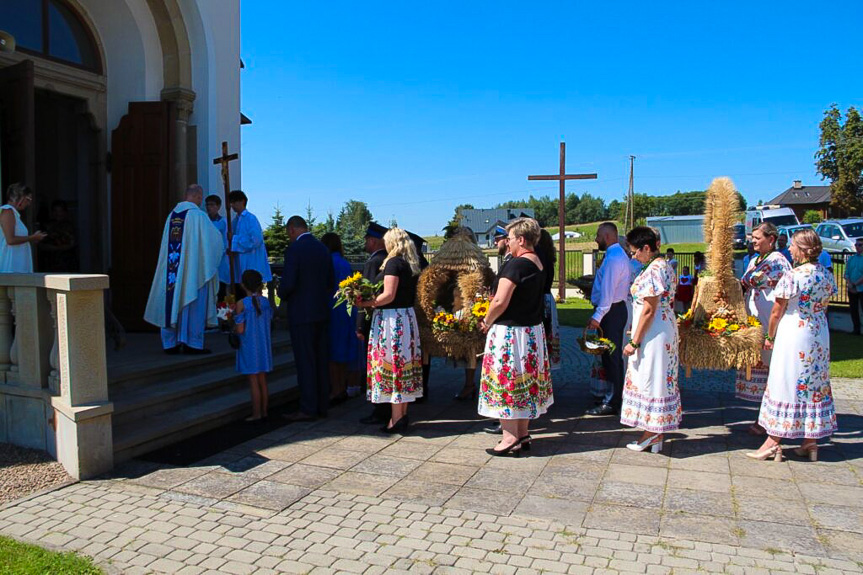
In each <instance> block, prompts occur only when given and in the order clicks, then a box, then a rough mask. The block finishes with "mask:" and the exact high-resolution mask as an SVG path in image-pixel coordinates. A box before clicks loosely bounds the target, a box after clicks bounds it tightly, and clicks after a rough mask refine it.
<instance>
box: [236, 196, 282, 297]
mask: <svg viewBox="0 0 863 575" xmlns="http://www.w3.org/2000/svg"><path fill="white" fill-rule="evenodd" d="M228 201H229V202H230V204H231V209H232V210H233V211H234V213H236V214H237V215H236V216H234V219H233V220H231V232H232V234H233V235H232V236H231V245H230V249H231V252H233V253H234V254H237V255H236V256H235V257H234V283H240V278H242V277H243V272H244V271H246V270H255V271H257V272H258V273H260V274H261V278H263V280H264V283H267V282H268V281H270V280H272V279H273V274H272V273H271V272H270V262H269V261H267V248H266V246H265V245H264V232H263V231H262V230H261V223H260V222H259V221H258V218H256V217H255V214H253V213H251V212H250V211H249V210H247V209H246V204H247V203H248V201H249V199H248V198H247V197H246V194H245V193H243V192H242V191H240V190H234V191H232V192H231V193H230V194H228Z"/></svg>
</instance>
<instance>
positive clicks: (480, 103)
mask: <svg viewBox="0 0 863 575" xmlns="http://www.w3.org/2000/svg"><path fill="white" fill-rule="evenodd" d="M861 21H863V2H859V1H847V2H824V3H816V2H811V1H807V2H781V3H780V2H751V1H749V2H725V1H723V2H712V3H706V2H644V1H642V2H590V3H588V2H574V1H573V2H544V1H533V2H508V1H498V2H491V1H477V2H465V1H462V2H428V3H422V4H421V3H418V2H398V3H397V2H374V1H372V2H362V3H361V2H341V1H332V2H295V1H282V0H254V1H251V0H247V1H245V2H243V4H242V56H243V60H244V61H245V64H246V68H245V70H243V74H242V82H243V84H242V108H243V111H244V112H245V113H246V114H247V115H248V116H250V117H251V118H252V120H253V122H254V123H253V124H252V125H251V126H246V127H244V128H243V146H242V150H241V153H242V160H243V187H244V189H245V190H246V191H247V192H248V193H249V195H250V198H251V200H250V206H249V207H250V209H251V210H252V211H253V212H255V213H257V214H258V216H259V217H260V219H261V220H262V223H265V224H266V223H268V222H269V220H270V218H271V215H272V211H273V206H275V204H276V203H278V204H280V205H281V207H282V210H283V211H284V212H288V213H289V214H290V213H300V214H305V207H306V205H307V204H309V203H311V206H312V209H313V210H314V213H315V216H316V217H317V218H318V219H323V218H325V217H326V214H327V212H328V211H332V212H333V214H334V215H338V211H339V209H340V208H341V206H342V205H343V204H344V202H345V201H347V200H349V199H357V200H362V201H365V202H366V203H368V205H369V207H370V209H371V211H372V213H373V214H374V216H375V218H376V219H377V220H379V221H381V222H382V223H385V224H386V223H388V222H389V221H390V220H391V219H392V218H395V219H396V220H397V221H398V223H399V225H401V226H402V227H405V228H407V229H410V230H412V231H415V232H418V233H421V234H426V235H428V234H434V233H436V232H438V231H439V230H440V228H441V227H442V226H443V225H444V224H445V223H446V222H447V220H448V219H449V218H450V216H451V215H452V212H453V208H454V207H455V206H456V205H457V204H459V203H463V202H467V203H472V204H474V205H475V206H476V207H491V206H493V205H494V204H496V203H499V202H503V201H506V200H509V199H519V198H526V197H527V196H528V195H530V194H531V193H533V194H534V195H537V196H539V195H552V194H557V189H558V188H557V184H556V183H555V182H528V181H527V176H528V174H548V173H556V172H557V171H558V146H559V142H560V141H561V139H563V140H564V141H566V145H567V172H569V173H576V172H597V173H598V174H599V178H598V179H597V180H595V181H592V182H569V183H568V184H567V190H568V191H573V192H576V193H579V194H580V193H582V192H590V193H592V194H594V195H599V196H600V197H603V198H604V199H605V200H606V201H610V200H612V199H615V198H618V199H619V198H622V196H623V194H624V193H625V191H626V187H627V183H628V170H629V160H628V157H629V155H630V154H633V155H635V156H636V160H635V189H636V191H637V192H645V193H650V194H668V193H674V192H676V191H677V190H681V191H688V190H693V189H704V188H706V186H707V185H708V184H709V183H710V180H711V179H712V178H713V177H716V176H722V175H728V176H731V177H732V178H733V179H734V181H735V183H736V184H737V187H738V188H739V189H740V190H741V192H743V194H744V195H745V196H746V197H747V199H748V200H749V201H750V202H754V201H757V200H764V201H766V200H769V199H770V198H772V197H773V196H774V195H776V194H778V193H779V192H781V191H783V190H785V189H786V188H788V187H789V186H790V185H791V182H792V180H794V179H801V180H803V182H804V183H805V184H819V183H820V178H819V177H818V176H817V174H816V173H815V168H814V159H813V155H814V153H815V150H816V149H817V145H818V123H819V122H820V120H821V117H822V114H823V111H824V110H825V109H826V108H827V107H828V106H829V105H830V104H831V103H834V102H835V103H837V104H839V106H840V107H841V108H842V109H846V108H847V107H848V106H851V105H853V106H857V107H860V106H861V105H863V73H861V68H860V61H861V52H863V50H861V47H863V44H861V42H860V34H859V24H860V22H861Z"/></svg>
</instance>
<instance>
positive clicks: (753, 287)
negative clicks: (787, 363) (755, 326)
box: [735, 223, 791, 435]
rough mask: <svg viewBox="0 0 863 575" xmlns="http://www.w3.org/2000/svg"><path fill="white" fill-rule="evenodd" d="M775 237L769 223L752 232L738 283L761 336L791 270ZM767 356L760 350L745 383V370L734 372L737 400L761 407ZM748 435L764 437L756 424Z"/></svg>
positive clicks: (767, 362) (748, 311)
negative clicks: (749, 253) (746, 262)
mask: <svg viewBox="0 0 863 575" xmlns="http://www.w3.org/2000/svg"><path fill="white" fill-rule="evenodd" d="M778 237H779V232H778V230H777V229H776V226H774V225H773V224H770V223H763V224H761V225H760V226H758V227H756V228H755V229H754V230H752V245H753V247H754V248H755V252H756V253H757V254H758V255H757V256H756V257H753V258H751V259H750V260H749V266H748V267H747V268H746V271H745V272H743V277H742V278H740V283H741V284H742V285H743V289H744V291H745V292H746V296H745V297H746V311H747V313H749V315H751V316H754V317H756V318H758V321H759V322H760V323H761V329H762V330H763V331H764V333H767V322H768V321H769V319H770V311H771V310H772V309H773V302H774V301H775V296H774V293H773V292H774V290H775V288H776V285H777V284H778V283H779V280H781V279H782V276H784V275H785V274H786V273H787V272H788V271H789V270H790V269H791V266H790V265H789V263H788V260H786V259H785V256H783V255H782V254H781V253H780V252H779V251H778V250H777V249H776V240H777V239H778ZM770 356H771V351H770V350H769V349H764V350H762V352H761V363H760V364H759V365H757V366H755V367H753V368H750V370H749V374H750V377H749V378H748V379H747V377H746V370H739V371H738V372H737V381H736V383H735V388H736V393H737V398H738V399H743V400H745V401H755V402H758V403H761V397H762V396H763V395H764V389H765V388H766V387H767V377H768V374H769V370H770ZM749 433H750V434H751V435H764V428H762V427H761V426H760V425H759V424H758V423H757V422H756V423H753V424H752V425H751V426H750V427H749Z"/></svg>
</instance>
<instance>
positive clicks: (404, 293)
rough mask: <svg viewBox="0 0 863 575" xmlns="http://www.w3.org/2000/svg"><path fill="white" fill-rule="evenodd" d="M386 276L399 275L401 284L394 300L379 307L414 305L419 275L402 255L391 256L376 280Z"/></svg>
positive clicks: (381, 279)
mask: <svg viewBox="0 0 863 575" xmlns="http://www.w3.org/2000/svg"><path fill="white" fill-rule="evenodd" d="M384 276H397V277H398V278H399V285H398V287H397V288H396V297H395V298H394V299H393V301H391V302H390V303H388V304H387V305H380V306H378V309H397V308H405V307H413V306H414V300H415V299H416V295H417V276H415V275H413V272H412V271H411V266H410V264H408V263H407V262H406V261H405V259H404V258H403V257H401V256H395V257H393V258H390V260H389V261H388V262H387V263H386V265H385V266H384V269H383V271H382V272H380V273H379V274H378V277H377V278H375V281H376V282H379V281H383V279H384Z"/></svg>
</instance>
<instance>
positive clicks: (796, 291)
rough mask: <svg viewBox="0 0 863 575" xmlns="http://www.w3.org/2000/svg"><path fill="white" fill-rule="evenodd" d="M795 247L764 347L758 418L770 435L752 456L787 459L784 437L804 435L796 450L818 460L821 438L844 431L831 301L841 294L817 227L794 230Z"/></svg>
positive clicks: (777, 293) (779, 288) (775, 291)
mask: <svg viewBox="0 0 863 575" xmlns="http://www.w3.org/2000/svg"><path fill="white" fill-rule="evenodd" d="M753 235H754V234H753ZM789 249H790V250H791V257H792V259H793V260H794V268H792V269H791V270H789V271H788V272H787V273H786V274H785V275H783V276H782V279H780V280H779V284H778V285H777V286H776V287H775V288H774V289H773V296H774V299H775V303H774V304H773V308H772V310H771V311H770V321H769V323H768V328H767V335H766V336H765V337H764V349H766V350H768V351H769V350H772V351H773V357H772V358H771V363H770V374H769V376H768V378H767V389H766V391H765V392H764V400H763V401H762V402H761V412H760V414H759V416H758V423H759V424H760V425H761V426H762V427H763V428H764V429H765V431H766V432H767V439H766V440H765V441H764V443H763V444H762V445H761V448H760V449H759V450H758V451H757V452H755V453H747V454H746V456H747V457H750V458H752V459H768V458H773V459H774V460H775V461H782V446H781V444H780V442H781V441H782V439H798V438H803V445H801V446H800V447H799V448H798V449H795V450H794V451H795V453H796V454H797V455H798V456H800V457H807V458H808V459H809V461H817V460H818V439H820V438H823V437H830V436H831V435H833V434H834V433H836V430H837V429H838V427H837V425H836V409H835V407H834V405H833V392H832V390H831V388H830V332H829V330H828V325H827V305H828V304H829V303H830V298H831V297H833V294H835V293H836V281H835V280H834V279H833V274H832V273H830V272H828V271H827V270H826V269H825V268H824V267H823V266H822V265H820V264H819V263H818V257H819V256H820V255H821V249H822V246H821V239H820V238H819V237H818V234H816V233H815V230H813V229H808V230H800V231H799V232H797V233H796V234H794V236H793V237H792V238H791V246H790V248H789ZM780 257H783V256H780ZM783 259H784V257H783Z"/></svg>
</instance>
